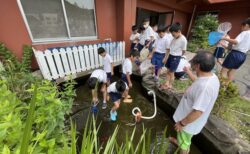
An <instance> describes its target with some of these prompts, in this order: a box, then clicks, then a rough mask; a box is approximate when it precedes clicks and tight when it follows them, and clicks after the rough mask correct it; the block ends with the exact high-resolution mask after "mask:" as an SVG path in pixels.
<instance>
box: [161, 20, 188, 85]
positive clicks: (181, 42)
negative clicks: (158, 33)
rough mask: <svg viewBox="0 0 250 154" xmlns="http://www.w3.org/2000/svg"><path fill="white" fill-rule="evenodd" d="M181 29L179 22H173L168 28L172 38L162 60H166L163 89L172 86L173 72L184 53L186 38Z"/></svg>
mask: <svg viewBox="0 0 250 154" xmlns="http://www.w3.org/2000/svg"><path fill="white" fill-rule="evenodd" d="M181 29H182V26H181V25H180V23H175V24H173V25H172V26H171V27H170V29H169V31H170V32H171V33H172V35H173V37H174V38H173V40H172V41H171V43H170V49H169V50H168V54H166V56H165V58H164V60H163V62H164V63H166V62H167V63H166V67H167V69H168V71H167V77H166V83H165V84H164V85H162V88H163V89H171V88H172V84H173V82H174V72H175V71H176V69H177V67H178V65H179V63H180V60H181V56H182V55H184V53H185V51H186V49H187V39H186V38H185V36H183V35H182V33H181ZM167 56H168V59H167Z"/></svg>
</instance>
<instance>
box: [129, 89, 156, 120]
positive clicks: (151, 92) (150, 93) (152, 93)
mask: <svg viewBox="0 0 250 154" xmlns="http://www.w3.org/2000/svg"><path fill="white" fill-rule="evenodd" d="M148 94H149V95H153V96H154V108H155V112H154V114H153V115H152V116H150V117H145V116H141V118H142V119H153V118H154V117H155V116H156V113H157V106H156V97H155V92H154V91H153V90H150V91H149V92H148ZM135 111H138V112H140V113H141V110H140V108H139V107H135V108H133V110H132V114H133V115H134V116H136V113H135Z"/></svg>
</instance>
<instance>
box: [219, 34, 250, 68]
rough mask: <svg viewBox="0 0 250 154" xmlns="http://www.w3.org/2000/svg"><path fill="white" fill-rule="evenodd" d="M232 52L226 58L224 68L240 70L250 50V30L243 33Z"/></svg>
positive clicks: (238, 37) (237, 38)
mask: <svg viewBox="0 0 250 154" xmlns="http://www.w3.org/2000/svg"><path fill="white" fill-rule="evenodd" d="M236 40H237V42H238V44H237V45H234V46H233V48H232V50H231V52H230V53H229V54H228V55H227V57H226V58H225V60H224V62H223V64H222V66H223V67H225V68H227V69H238V68H239V67H240V66H241V65H242V64H243V63H244V62H245V60H246V57H247V55H246V53H247V51H249V50H250V30H248V31H243V32H241V33H240V34H239V35H238V36H237V37H236Z"/></svg>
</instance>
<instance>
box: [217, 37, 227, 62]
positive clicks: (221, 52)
mask: <svg viewBox="0 0 250 154" xmlns="http://www.w3.org/2000/svg"><path fill="white" fill-rule="evenodd" d="M227 38H230V37H229V36H228V35H227ZM221 43H223V44H224V45H226V46H227V45H228V42H227V41H225V40H221ZM224 52H225V49H224V47H223V46H222V45H221V44H218V45H217V46H216V48H215V50H214V57H215V58H223V55H224Z"/></svg>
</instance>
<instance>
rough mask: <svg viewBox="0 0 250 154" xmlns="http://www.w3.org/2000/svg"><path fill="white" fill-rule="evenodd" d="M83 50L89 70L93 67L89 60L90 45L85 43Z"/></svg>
mask: <svg viewBox="0 0 250 154" xmlns="http://www.w3.org/2000/svg"><path fill="white" fill-rule="evenodd" d="M83 50H84V57H85V61H86V66H87V70H90V69H91V67H90V61H89V49H88V46H86V45H85V46H84V47H83Z"/></svg>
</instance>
